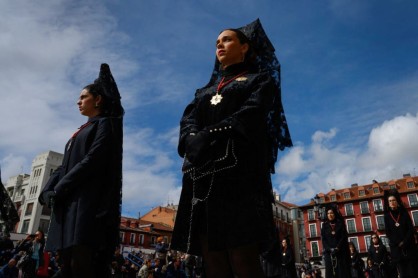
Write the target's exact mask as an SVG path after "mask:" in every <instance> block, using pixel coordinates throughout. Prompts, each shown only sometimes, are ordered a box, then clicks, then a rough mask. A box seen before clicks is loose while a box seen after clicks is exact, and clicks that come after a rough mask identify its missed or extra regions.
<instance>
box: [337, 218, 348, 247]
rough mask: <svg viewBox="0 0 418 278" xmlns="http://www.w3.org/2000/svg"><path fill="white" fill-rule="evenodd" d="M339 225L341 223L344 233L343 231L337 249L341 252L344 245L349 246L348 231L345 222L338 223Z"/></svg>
mask: <svg viewBox="0 0 418 278" xmlns="http://www.w3.org/2000/svg"><path fill="white" fill-rule="evenodd" d="M338 223H339V225H341V230H342V231H341V238H340V240H339V241H338V244H337V248H338V249H339V250H341V249H342V247H343V244H348V233H347V229H346V228H345V224H344V222H342V221H338Z"/></svg>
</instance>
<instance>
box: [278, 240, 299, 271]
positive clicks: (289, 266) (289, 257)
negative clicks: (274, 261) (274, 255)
mask: <svg viewBox="0 0 418 278" xmlns="http://www.w3.org/2000/svg"><path fill="white" fill-rule="evenodd" d="M280 255H281V265H282V267H281V276H280V277H282V278H296V266H295V258H294V256H293V251H292V248H291V247H288V248H286V250H284V249H283V247H282V248H280Z"/></svg>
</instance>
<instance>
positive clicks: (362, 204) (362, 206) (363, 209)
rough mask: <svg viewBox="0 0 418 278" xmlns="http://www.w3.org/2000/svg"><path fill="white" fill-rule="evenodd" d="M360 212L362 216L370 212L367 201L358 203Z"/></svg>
mask: <svg viewBox="0 0 418 278" xmlns="http://www.w3.org/2000/svg"><path fill="white" fill-rule="evenodd" d="M360 212H361V213H362V214H366V213H369V212H370V211H369V203H368V202H367V201H366V202H360Z"/></svg>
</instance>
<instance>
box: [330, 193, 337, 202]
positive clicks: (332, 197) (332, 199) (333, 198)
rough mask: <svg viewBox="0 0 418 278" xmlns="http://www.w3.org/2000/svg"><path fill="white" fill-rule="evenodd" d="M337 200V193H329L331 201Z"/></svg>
mask: <svg viewBox="0 0 418 278" xmlns="http://www.w3.org/2000/svg"><path fill="white" fill-rule="evenodd" d="M335 201H337V195H335V194H334V195H331V202H335Z"/></svg>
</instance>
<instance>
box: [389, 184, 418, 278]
mask: <svg viewBox="0 0 418 278" xmlns="http://www.w3.org/2000/svg"><path fill="white" fill-rule="evenodd" d="M384 198H385V203H384V217H385V218H384V219H385V230H386V236H387V237H388V239H389V246H390V253H391V258H392V262H393V263H394V264H396V267H397V270H398V272H399V277H400V278H406V277H416V275H415V274H414V256H415V254H414V252H415V249H414V226H413V225H412V220H411V218H410V217H409V214H408V212H407V210H406V209H405V207H404V205H403V203H402V201H401V197H400V196H399V193H398V191H397V190H396V189H390V190H386V191H385V193H384Z"/></svg>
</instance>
